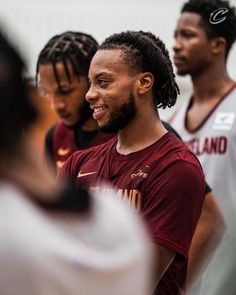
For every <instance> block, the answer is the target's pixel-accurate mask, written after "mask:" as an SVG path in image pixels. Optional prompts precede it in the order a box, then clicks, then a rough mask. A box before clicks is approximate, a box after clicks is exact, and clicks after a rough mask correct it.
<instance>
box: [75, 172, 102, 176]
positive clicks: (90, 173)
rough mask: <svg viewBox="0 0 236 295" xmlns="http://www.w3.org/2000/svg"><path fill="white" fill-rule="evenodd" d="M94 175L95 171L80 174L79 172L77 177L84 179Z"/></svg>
mask: <svg viewBox="0 0 236 295" xmlns="http://www.w3.org/2000/svg"><path fill="white" fill-rule="evenodd" d="M95 173H97V171H94V172H87V173H81V172H79V174H78V176H77V177H84V176H87V175H92V174H95Z"/></svg>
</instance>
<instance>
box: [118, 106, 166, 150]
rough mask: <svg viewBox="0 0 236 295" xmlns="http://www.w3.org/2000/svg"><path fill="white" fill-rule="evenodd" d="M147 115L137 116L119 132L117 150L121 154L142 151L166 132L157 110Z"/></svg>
mask: <svg viewBox="0 0 236 295" xmlns="http://www.w3.org/2000/svg"><path fill="white" fill-rule="evenodd" d="M145 117H146V116H137V118H135V119H134V120H133V121H132V122H131V123H130V124H129V125H128V126H127V127H125V128H124V129H123V130H120V131H119V132H118V142H117V147H116V149H117V151H118V152H119V153H120V154H123V155H127V154H130V153H133V152H137V151H140V150H142V149H144V148H146V147H148V146H150V145H151V144H153V143H154V142H156V141H157V140H158V139H160V138H161V137H162V136H163V135H164V134H165V133H166V129H165V128H164V127H163V125H162V123H161V121H160V119H159V115H158V114H157V113H155V112H153V114H152V115H151V114H150V115H149V117H147V118H145Z"/></svg>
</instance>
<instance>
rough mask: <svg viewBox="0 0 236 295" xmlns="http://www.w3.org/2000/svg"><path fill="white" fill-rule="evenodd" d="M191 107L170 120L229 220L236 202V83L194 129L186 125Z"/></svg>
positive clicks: (178, 112)
mask: <svg viewBox="0 0 236 295" xmlns="http://www.w3.org/2000/svg"><path fill="white" fill-rule="evenodd" d="M188 106H189V101H186V102H185V103H184V104H183V105H182V106H181V108H180V109H179V110H178V111H177V112H176V113H175V114H174V116H173V118H172V119H171V122H170V123H171V125H172V127H173V128H175V130H176V131H177V132H178V133H179V135H180V136H181V137H182V139H183V141H184V142H185V143H186V144H187V145H188V146H189V147H190V148H191V150H192V151H193V152H194V153H195V154H196V156H197V157H198V159H199V160H200V162H201V164H202V167H203V170H204V172H205V176H206V180H207V182H208V183H209V185H210V186H211V188H212V189H213V191H214V193H215V194H216V196H217V197H218V200H219V203H220V206H221V208H222V210H223V213H224V216H225V218H226V221H229V219H230V216H231V213H232V214H235V203H236V118H235V116H236V85H235V86H234V87H233V89H231V91H230V92H229V93H228V94H227V95H226V96H225V97H223V98H222V100H221V101H220V103H219V104H218V105H217V106H216V107H215V108H214V110H213V111H212V112H211V113H210V114H209V115H208V117H207V118H206V119H205V120H204V121H203V123H202V124H201V125H200V127H199V128H198V129H197V130H195V131H194V132H192V131H191V132H189V131H188V130H187V129H186V127H185V118H186V112H187V109H188Z"/></svg>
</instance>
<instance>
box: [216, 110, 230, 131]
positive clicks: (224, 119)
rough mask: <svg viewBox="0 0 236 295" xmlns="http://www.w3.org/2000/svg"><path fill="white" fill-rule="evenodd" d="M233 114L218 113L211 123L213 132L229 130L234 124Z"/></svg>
mask: <svg viewBox="0 0 236 295" xmlns="http://www.w3.org/2000/svg"><path fill="white" fill-rule="evenodd" d="M234 117H235V113H231V112H218V113H216V116H215V120H214V123H213V129H214V130H231V129H232V127H233V123H234Z"/></svg>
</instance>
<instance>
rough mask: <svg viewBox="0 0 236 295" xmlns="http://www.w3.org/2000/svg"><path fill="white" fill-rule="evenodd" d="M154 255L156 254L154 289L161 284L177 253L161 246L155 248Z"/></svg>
mask: <svg viewBox="0 0 236 295" xmlns="http://www.w3.org/2000/svg"><path fill="white" fill-rule="evenodd" d="M154 247H155V248H154V253H155V265H154V274H155V277H153V287H154V289H155V287H156V286H157V285H158V284H159V282H160V280H161V278H162V276H163V275H164V273H165V272H166V270H167V269H168V267H169V266H170V264H171V263H172V261H173V259H174V258H175V255H176V252H175V251H173V250H171V249H168V248H166V247H164V246H161V245H159V244H157V245H155V246H154Z"/></svg>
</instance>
